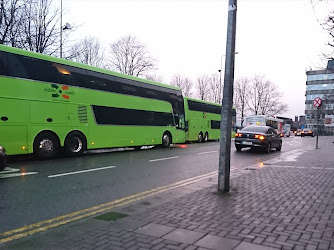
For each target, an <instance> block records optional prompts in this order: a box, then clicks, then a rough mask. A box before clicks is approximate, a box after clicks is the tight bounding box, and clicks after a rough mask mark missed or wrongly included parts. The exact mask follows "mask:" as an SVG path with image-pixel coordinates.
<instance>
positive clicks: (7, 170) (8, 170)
mask: <svg viewBox="0 0 334 250" xmlns="http://www.w3.org/2000/svg"><path fill="white" fill-rule="evenodd" d="M19 171H20V169H19V168H10V167H6V168H5V170H3V171H1V172H0V174H9V173H15V172H19Z"/></svg>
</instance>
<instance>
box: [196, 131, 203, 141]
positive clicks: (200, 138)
mask: <svg viewBox="0 0 334 250" xmlns="http://www.w3.org/2000/svg"><path fill="white" fill-rule="evenodd" d="M202 141H203V133H202V132H200V133H199V134H198V138H197V142H202Z"/></svg>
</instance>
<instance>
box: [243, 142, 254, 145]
mask: <svg viewBox="0 0 334 250" xmlns="http://www.w3.org/2000/svg"><path fill="white" fill-rule="evenodd" d="M242 144H244V145H252V142H250V141H244V142H242Z"/></svg>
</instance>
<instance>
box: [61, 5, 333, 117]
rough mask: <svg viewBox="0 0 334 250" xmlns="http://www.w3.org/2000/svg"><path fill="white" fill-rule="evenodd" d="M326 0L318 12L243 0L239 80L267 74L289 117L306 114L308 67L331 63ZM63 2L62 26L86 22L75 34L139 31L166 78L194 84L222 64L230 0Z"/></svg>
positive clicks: (103, 37) (104, 37)
mask: <svg viewBox="0 0 334 250" xmlns="http://www.w3.org/2000/svg"><path fill="white" fill-rule="evenodd" d="M313 1H315V0H313ZM324 2H325V3H322V4H318V5H317V6H316V8H315V9H313V8H312V5H311V2H310V0H239V1H238V10H237V31H236V32H237V35H236V51H237V52H238V54H237V55H236V65H235V78H238V77H251V76H254V75H265V76H266V78H267V79H268V80H271V81H272V82H274V83H275V84H276V85H277V86H278V88H279V90H280V91H281V92H283V93H284V97H283V101H284V102H285V103H287V104H288V105H289V111H288V112H286V113H284V114H283V115H284V116H286V117H290V118H293V119H294V116H295V115H304V110H305V107H304V106H305V89H306V85H305V83H306V75H305V72H306V70H309V69H310V67H312V68H313V69H315V68H316V67H319V66H320V67H321V66H325V63H324V62H323V61H322V60H320V57H321V55H322V52H323V51H325V49H326V46H325V44H326V42H327V41H328V35H327V33H326V32H325V31H323V30H322V28H321V27H320V25H319V23H318V21H317V19H316V18H318V19H324V17H325V15H324V13H325V12H327V11H329V9H332V8H331V7H330V4H331V3H332V1H331V0H329V1H324ZM63 6H64V8H65V9H66V11H65V12H66V13H65V15H64V16H63V23H66V22H68V23H70V24H72V25H82V26H81V27H80V28H79V30H78V31H77V32H76V34H75V37H76V39H80V38H84V37H85V36H94V37H96V38H98V39H99V40H100V41H101V42H102V43H103V44H104V45H105V46H107V45H108V44H109V43H111V42H115V41H117V40H118V39H119V38H121V37H123V36H125V35H134V36H136V38H137V40H139V41H140V42H141V43H144V44H146V46H147V48H148V50H149V51H150V53H151V55H152V56H153V57H155V58H157V59H158V70H157V71H156V75H161V76H162V77H163V79H164V82H166V83H168V82H169V81H170V79H171V76H172V75H174V74H181V75H183V76H187V77H190V78H191V79H192V80H193V81H194V82H195V81H196V78H197V77H198V76H200V75H203V74H208V75H211V74H213V73H217V72H218V69H220V67H221V58H222V57H223V56H224V54H225V50H226V47H225V44H226V43H225V41H226V29H227V10H228V0H94V1H91V0H63ZM333 9H334V8H333ZM224 60H225V58H224V57H223V68H224Z"/></svg>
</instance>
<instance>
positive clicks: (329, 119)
mask: <svg viewBox="0 0 334 250" xmlns="http://www.w3.org/2000/svg"><path fill="white" fill-rule="evenodd" d="M306 76H307V81H306V93H305V97H306V100H305V125H306V128H311V129H317V128H318V129H319V134H334V60H329V61H328V64H327V68H326V69H323V70H311V71H307V72H306ZM316 97H320V98H321V99H322V105H321V107H320V108H319V110H318V109H317V108H316V107H314V106H313V100H314V99H315V98H316ZM318 119H319V125H318Z"/></svg>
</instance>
